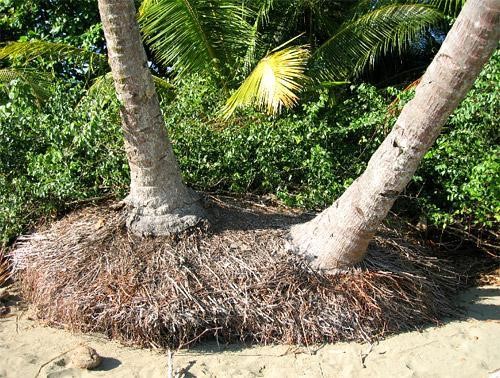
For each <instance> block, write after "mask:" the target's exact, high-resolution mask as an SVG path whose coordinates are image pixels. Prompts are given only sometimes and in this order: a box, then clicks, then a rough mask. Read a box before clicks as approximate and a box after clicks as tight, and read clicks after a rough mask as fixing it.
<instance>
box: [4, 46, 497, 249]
mask: <svg viewBox="0 0 500 378" xmlns="http://www.w3.org/2000/svg"><path fill="white" fill-rule="evenodd" d="M499 59H500V55H499V54H496V55H495V56H494V57H493V59H492V60H491V61H490V63H489V64H488V66H487V67H486V68H485V69H484V71H483V73H482V74H481V76H480V78H479V80H478V81H477V82H476V84H475V86H474V89H473V90H472V91H471V92H470V93H469V96H468V97H467V99H466V100H465V101H464V102H463V104H462V105H461V106H460V108H459V109H458V110H457V111H456V112H455V113H454V114H453V116H452V117H451V119H450V121H449V122H448V124H447V125H446V126H445V129H444V131H443V134H442V135H441V136H440V137H439V139H438V141H437V143H436V145H435V146H434V148H433V149H432V150H431V151H430V152H429V153H428V154H427V155H426V157H425V159H424V161H423V164H422V166H421V168H420V169H419V170H418V172H417V174H416V176H415V178H414V180H413V182H412V183H411V184H410V185H409V187H408V188H407V190H406V193H405V194H406V196H404V197H403V199H402V201H401V202H402V204H404V205H405V207H406V208H407V209H408V208H410V209H412V211H413V213H412V214H413V215H419V214H421V213H424V214H425V215H426V216H427V217H428V218H429V219H430V221H431V222H433V223H435V224H438V225H446V224H450V223H461V224H462V225H473V226H474V227H495V225H497V224H498V221H499V214H500V208H499V201H498V198H500V188H499V186H500V179H499V175H500V170H499V166H500V149H499V147H498V145H499V144H498V125H497V119H496V117H497V115H498V114H499V106H500V104H499V102H500V95H499V94H498V91H497V90H496V88H497V86H498V82H499V63H500V62H499ZM49 89H50V90H51V91H52V100H51V101H50V102H48V103H46V104H44V105H39V106H36V105H35V102H34V101H33V99H32V98H31V97H30V96H31V95H30V90H29V89H28V88H26V87H25V86H23V84H22V83H17V84H16V85H14V86H12V87H11V89H10V90H9V98H4V99H3V101H0V238H1V240H2V241H3V242H4V243H5V242H7V241H8V240H11V238H12V237H14V236H15V235H17V234H19V233H20V232H23V231H25V230H26V227H27V226H29V225H30V224H32V223H33V222H34V221H36V220H37V219H39V218H40V217H42V216H47V215H50V214H54V213H56V212H58V211H64V210H65V209H68V208H70V207H72V206H73V205H74V203H75V202H78V201H82V200H86V199H89V198H92V197H100V196H103V195H106V194H113V195H117V196H123V195H124V194H125V192H126V189H127V185H128V182H129V178H128V167H127V164H126V159H125V156H124V152H123V141H122V136H121V132H120V127H119V119H118V115H117V109H116V105H117V104H116V101H109V100H110V99H109V98H100V99H95V98H94V99H90V98H89V99H87V100H82V96H83V95H84V94H85V91H84V90H83V88H82V87H81V85H80V84H77V83H68V82H60V83H55V84H54V86H53V88H49ZM410 97H411V92H409V91H398V90H395V89H391V88H389V89H387V90H377V89H376V88H374V87H372V86H369V85H359V86H352V87H349V88H344V89H343V93H341V94H337V95H336V96H332V94H331V93H328V91H327V90H322V91H320V92H319V93H317V94H316V95H315V98H313V99H310V100H309V101H307V102H305V103H304V104H303V105H302V107H301V108H300V109H297V110H296V111H295V112H288V113H286V114H284V115H282V116H280V117H278V118H276V119H274V118H270V117H268V116H265V115H262V114H260V113H257V112H254V111H252V110H251V109H247V110H245V111H241V112H240V113H239V115H238V117H236V118H233V119H231V120H230V121H229V122H227V123H224V122H222V121H221V120H220V118H218V117H217V111H218V110H219V109H220V107H221V106H222V104H223V102H224V100H225V99H226V98H227V94H224V93H223V91H221V90H220V89H218V88H217V87H216V85H215V84H214V83H213V82H211V81H210V79H207V78H202V77H196V76H194V77H191V78H189V79H186V80H185V81H184V82H181V83H180V84H179V87H178V90H177V97H176V98H175V99H174V100H173V101H172V102H165V103H163V104H162V107H163V110H164V115H165V120H166V123H167V126H168V129H169V132H170V136H171V138H172V141H173V145H174V150H175V152H176V154H177V157H178V159H179V161H180V164H181V167H182V171H183V174H184V176H185V179H186V181H187V182H188V183H189V184H190V185H191V186H194V187H195V188H196V189H199V190H205V191H231V192H237V193H243V192H254V193H258V194H274V195H276V196H277V197H278V198H279V199H281V200H282V201H284V202H285V203H286V204H288V205H292V206H300V207H305V208H309V209H320V208H323V207H324V206H326V205H328V204H330V203H332V201H333V200H334V199H335V198H336V197H338V196H339V195H340V194H341V193H342V192H343V191H344V189H345V188H346V187H347V186H348V185H349V184H350V183H351V182H352V181H353V180H354V179H355V178H356V177H357V176H358V175H359V174H360V173H361V172H362V171H363V169H364V168H365V165H366V162H367V161H368V159H369V158H370V156H371V154H372V153H373V151H374V150H375V148H376V147H377V146H378V145H379V143H380V141H381V140H382V139H383V137H384V136H385V135H386V134H387V132H388V131H389V129H390V127H391V126H392V124H393V121H394V119H395V117H396V116H397V114H398V110H399V109H400V108H401V107H402V106H403V105H404V104H405V102H406V101H407V100H408V99H409V98H410ZM395 99H397V101H394V100H395ZM0 100H1V99H0Z"/></svg>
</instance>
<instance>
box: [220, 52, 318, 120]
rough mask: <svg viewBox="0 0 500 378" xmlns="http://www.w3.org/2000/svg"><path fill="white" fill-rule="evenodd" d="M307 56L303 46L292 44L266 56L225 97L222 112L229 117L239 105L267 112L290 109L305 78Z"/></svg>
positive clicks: (296, 99) (226, 117)
mask: <svg viewBox="0 0 500 378" xmlns="http://www.w3.org/2000/svg"><path fill="white" fill-rule="evenodd" d="M308 58H309V50H308V49H307V47H306V46H291V47H287V48H284V49H283V50H280V51H273V52H271V53H270V54H269V55H267V56H265V57H264V58H263V59H261V60H260V62H259V63H258V64H257V66H256V67H255V68H254V70H253V71H252V72H251V73H250V75H249V76H248V77H247V78H246V79H245V81H244V82H243V83H242V84H241V86H240V87H239V88H238V89H237V90H236V91H235V92H234V93H233V95H232V96H231V97H230V98H229V99H228V101H227V103H226V105H225V106H224V107H223V109H222V110H221V114H222V116H223V117H224V118H225V119H228V118H229V117H230V116H231V115H232V114H233V113H234V111H235V110H236V109H237V108H238V107H240V106H247V105H255V106H257V107H258V108H260V109H264V110H266V111H267V113H269V114H277V113H279V112H280V111H281V110H282V108H291V107H292V106H294V105H295V104H296V103H297V101H298V96H297V93H298V92H299V91H300V90H301V89H302V87H303V84H302V83H303V82H304V81H306V80H307V76H306V75H305V74H304V70H305V66H306V63H307V60H308Z"/></svg>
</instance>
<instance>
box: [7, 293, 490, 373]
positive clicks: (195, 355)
mask: <svg viewBox="0 0 500 378" xmlns="http://www.w3.org/2000/svg"><path fill="white" fill-rule="evenodd" d="M459 300H460V301H461V304H462V305H463V306H464V308H465V310H466V314H467V318H466V319H463V320H453V321H448V322H446V323H445V325H443V326H440V327H429V328H426V329H424V330H422V331H421V332H418V331H415V332H409V333H403V334H399V335H395V336H392V337H389V338H387V339H385V340H383V341H380V342H378V343H375V344H373V345H370V344H360V343H338V344H333V345H330V344H328V345H323V346H314V347H310V348H309V349H307V348H295V347H286V346H264V347H262V346H259V347H245V346H242V345H231V346H223V345H220V346H218V345H217V344H216V343H205V344H202V345H200V346H197V347H196V348H194V349H192V350H190V351H184V350H183V351H179V352H176V353H174V354H173V356H172V358H171V361H172V363H171V364H169V358H168V355H167V353H165V352H159V351H151V350H144V349H134V348H129V347H124V346H121V345H119V344H118V343H115V342H112V341H109V340H106V339H105V338H103V337H99V336H89V335H74V334H71V333H68V332H66V331H63V330H56V329H52V328H46V327H41V326H39V325H37V324H36V323H35V322H33V321H31V320H28V319H27V318H28V316H27V315H26V314H25V313H24V314H23V313H21V312H17V316H11V317H8V318H4V319H0V377H23V378H24V377H36V376H37V374H38V376H39V377H53V378H55V377H94V376H96V377H98V376H104V377H168V376H169V365H170V366H172V371H171V372H170V374H171V376H172V377H495V378H500V287H495V286H489V287H481V288H475V289H470V290H469V291H467V292H466V293H464V294H463V295H461V296H460V299H459ZM14 315H16V313H14ZM82 342H83V343H85V344H87V345H89V346H91V347H93V348H95V349H96V350H97V352H98V353H99V354H100V355H101V356H103V358H104V360H103V363H102V364H101V366H100V367H99V368H97V369H96V370H89V371H88V370H81V369H78V368H75V367H72V366H71V363H70V362H69V357H68V355H70V354H71V353H69V352H68V351H70V350H72V349H73V348H75V347H77V346H78V345H79V344H80V343H82Z"/></svg>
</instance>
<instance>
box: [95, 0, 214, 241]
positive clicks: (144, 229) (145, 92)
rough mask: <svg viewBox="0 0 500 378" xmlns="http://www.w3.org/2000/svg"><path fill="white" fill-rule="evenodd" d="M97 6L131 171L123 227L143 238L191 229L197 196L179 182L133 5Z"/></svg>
mask: <svg viewBox="0 0 500 378" xmlns="http://www.w3.org/2000/svg"><path fill="white" fill-rule="evenodd" d="M98 4H99V12H100V14H101V20H102V23H103V29H104V35H105V38H106V44H107V49H108V60H109V65H110V67H111V72H112V74H113V80H114V84H115V89H116V93H117V95H118V99H119V100H120V103H121V109H120V113H121V119H122V128H123V134H124V138H125V150H126V153H127V158H128V161H129V166H130V175H131V183H130V193H129V195H128V196H127V198H126V199H125V202H126V204H127V205H128V207H129V217H128V221H127V225H128V227H129V229H131V230H132V231H133V232H135V233H138V234H142V235H164V234H170V233H175V232H179V231H182V230H184V229H186V228H188V227H191V226H194V225H196V224H197V223H198V222H199V221H200V220H201V219H202V218H203V214H204V213H203V210H202V208H201V206H200V205H199V203H198V196H197V195H196V194H195V193H194V192H193V191H191V190H190V189H188V188H187V187H186V186H185V185H184V184H183V182H182V178H181V175H180V171H179V168H178V165H177V161H176V159H175V156H174V153H173V151H172V146H171V144H170V141H169V138H168V135H167V131H166V128H165V125H164V121H163V117H162V115H161V110H160V105H159V101H158V96H157V94H156V90H155V85H154V82H153V78H152V75H151V73H150V71H149V68H148V61H147V58H146V53H145V51H144V47H143V45H142V41H141V37H140V34H139V28H138V25H137V21H136V19H135V6H134V1H133V0H99V3H98Z"/></svg>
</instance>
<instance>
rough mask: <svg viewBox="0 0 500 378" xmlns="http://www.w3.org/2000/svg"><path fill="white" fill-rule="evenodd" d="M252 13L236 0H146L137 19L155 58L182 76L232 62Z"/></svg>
mask: <svg viewBox="0 0 500 378" xmlns="http://www.w3.org/2000/svg"><path fill="white" fill-rule="evenodd" d="M252 15H253V13H252V11H251V10H250V9H249V8H247V7H246V6H245V5H244V4H243V3H242V2H241V1H238V0H217V1H214V0H197V1H193V0H146V1H144V2H143V3H142V6H141V8H140V10H139V23H140V25H141V31H142V33H143V35H144V39H145V41H146V43H147V44H149V46H150V47H151V49H152V50H153V52H154V53H155V56H156V57H157V59H158V61H159V62H160V63H161V64H163V65H165V66H171V67H173V69H174V72H176V73H177V75H178V76H182V75H183V74H185V73H187V72H189V73H194V72H200V71H202V70H205V69H206V68H207V67H208V68H210V69H212V70H216V71H220V70H221V66H222V64H221V63H231V62H234V58H235V55H237V54H235V51H237V50H238V49H242V50H243V51H244V49H246V46H247V44H248V41H249V40H250V38H251V30H252V26H251V25H250V24H249V23H248V20H249V19H251V18H252Z"/></svg>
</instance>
